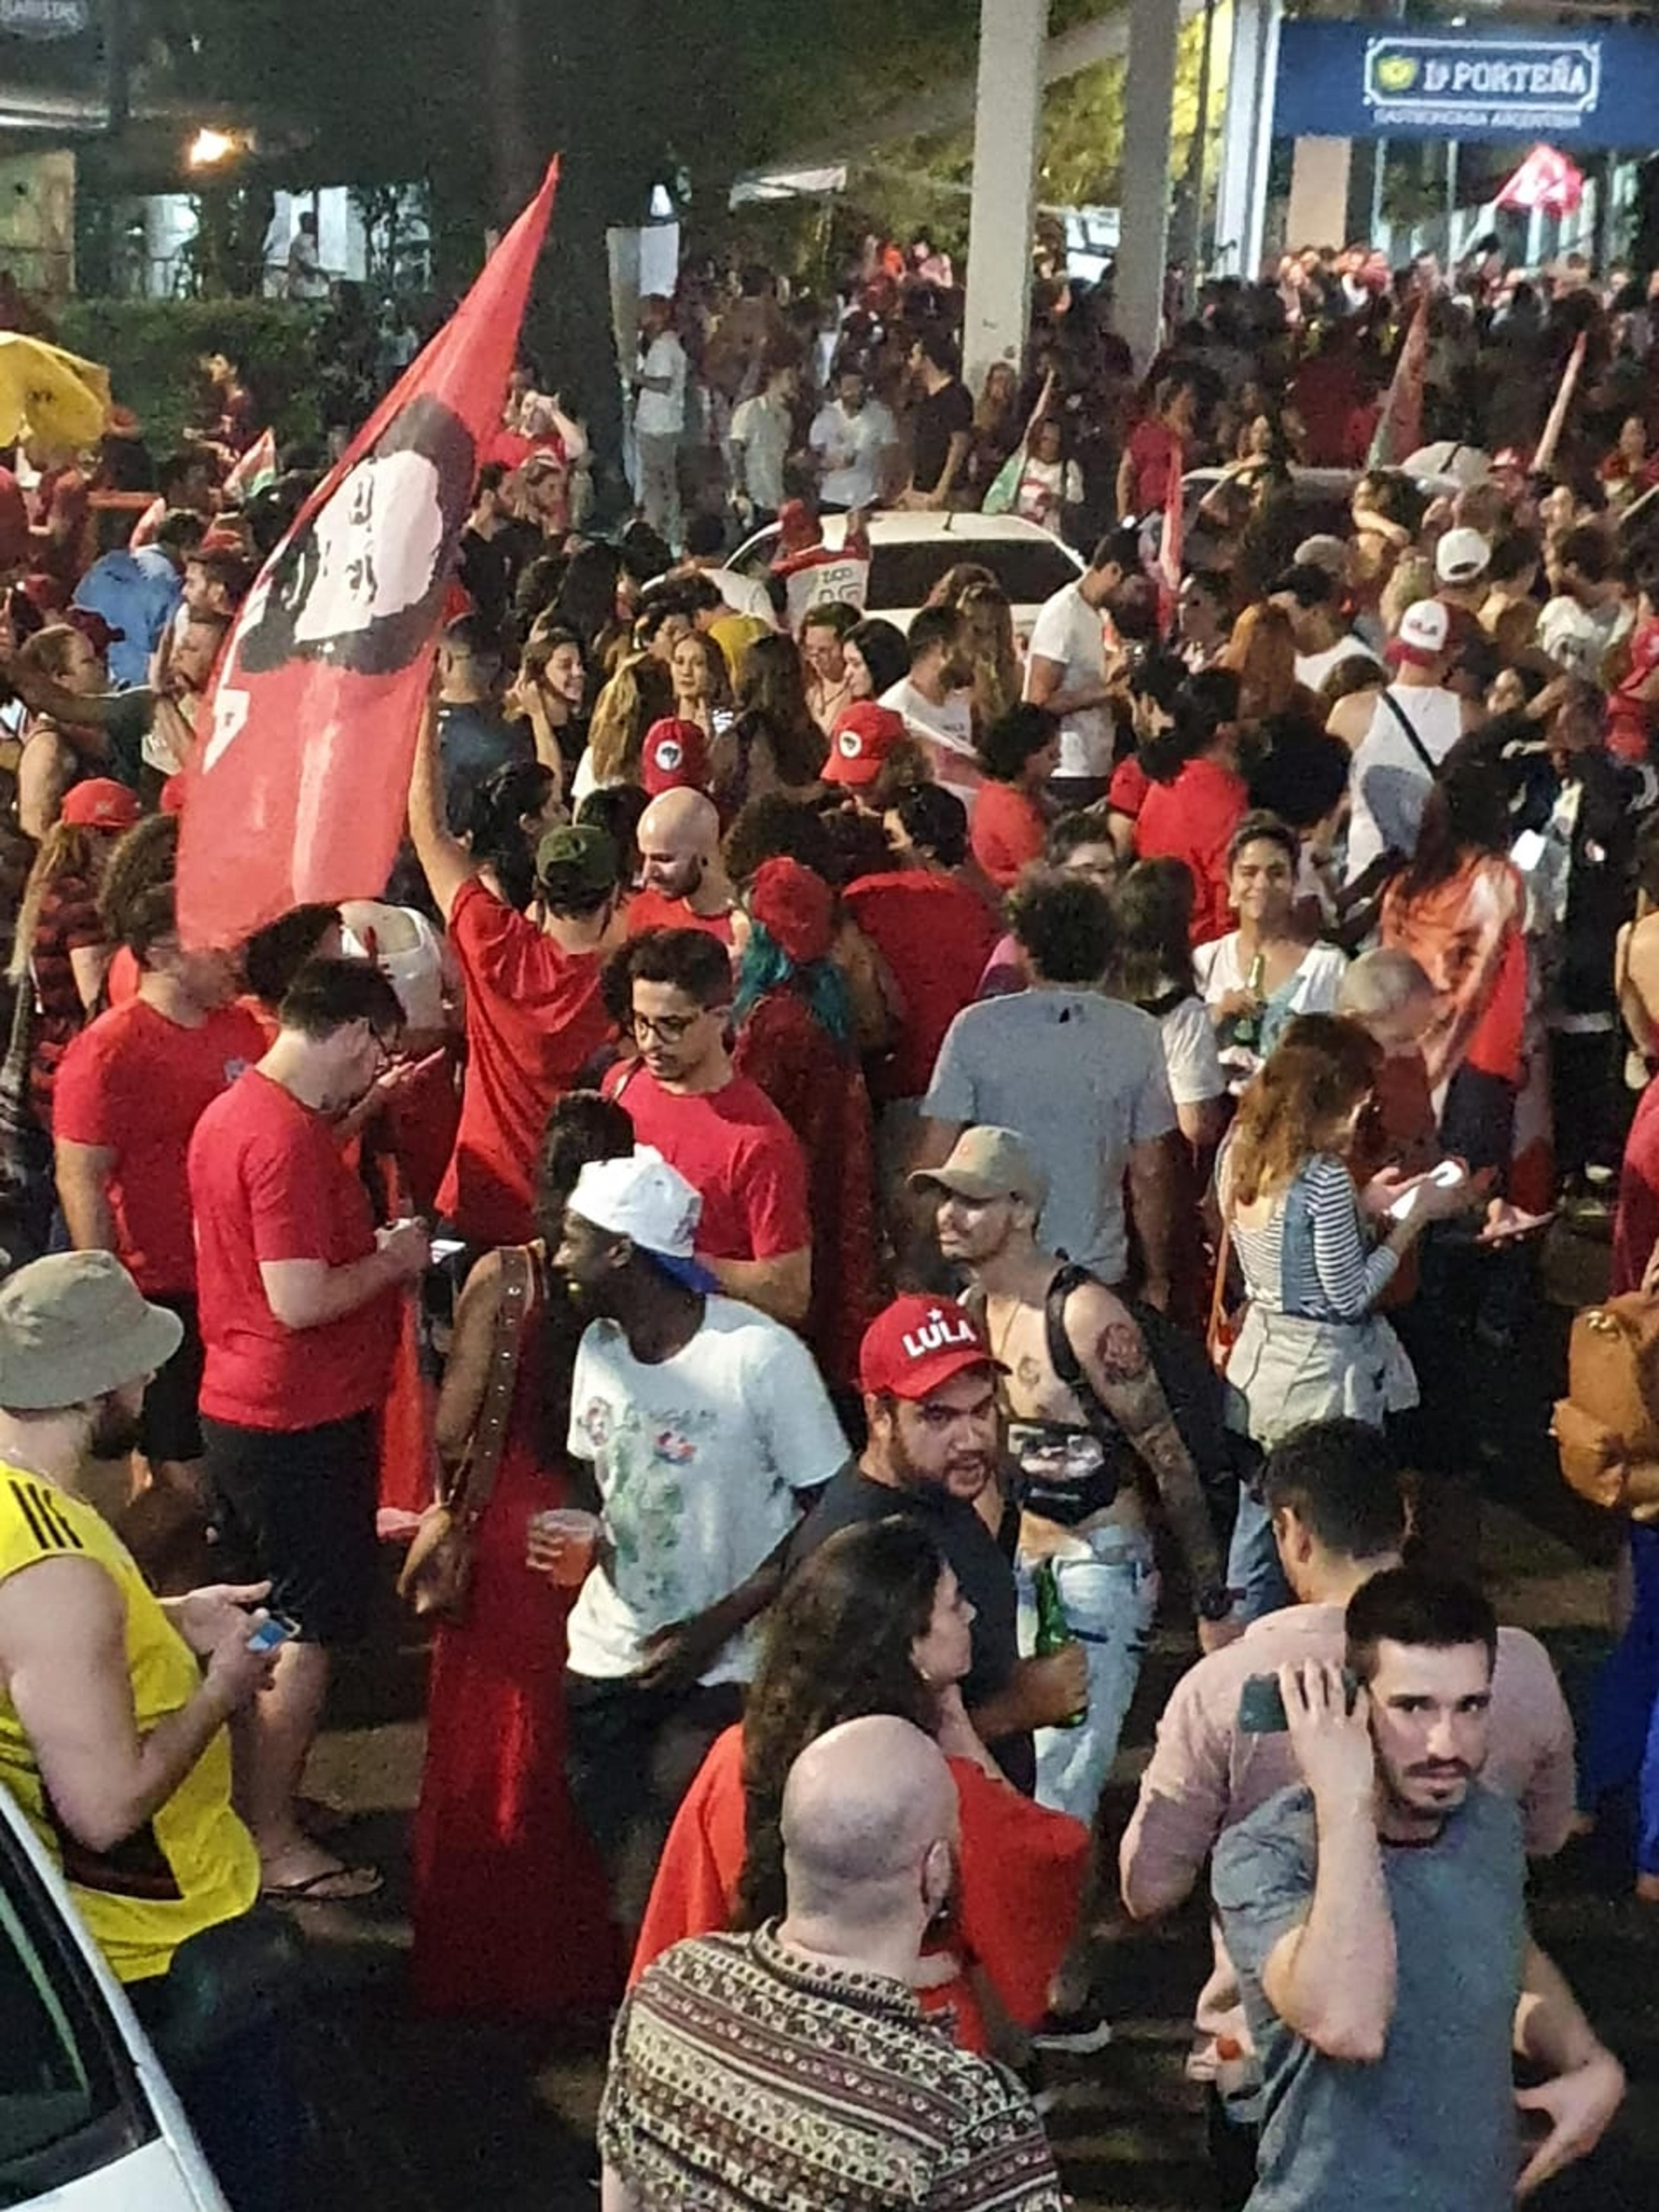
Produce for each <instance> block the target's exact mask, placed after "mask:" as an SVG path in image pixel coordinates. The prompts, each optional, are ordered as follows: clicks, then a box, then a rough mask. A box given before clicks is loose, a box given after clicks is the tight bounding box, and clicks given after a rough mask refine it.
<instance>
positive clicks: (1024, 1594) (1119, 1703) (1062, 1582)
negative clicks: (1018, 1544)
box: [1014, 1527, 1158, 1822]
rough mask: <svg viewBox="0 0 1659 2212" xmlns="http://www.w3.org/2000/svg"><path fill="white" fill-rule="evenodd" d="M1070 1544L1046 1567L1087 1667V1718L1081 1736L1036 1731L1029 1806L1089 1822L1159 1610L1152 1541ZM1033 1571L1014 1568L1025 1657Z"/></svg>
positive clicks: (1107, 1534)
mask: <svg viewBox="0 0 1659 2212" xmlns="http://www.w3.org/2000/svg"><path fill="white" fill-rule="evenodd" d="M1072 1542H1073V1546H1074V1549H1073V1550H1072V1551H1071V1552H1069V1553H1060V1554H1058V1555H1057V1556H1055V1557H1054V1558H1053V1559H1051V1560H1050V1563H1049V1564H1050V1565H1052V1566H1053V1568H1054V1582H1055V1585H1056V1587H1057V1588H1058V1589H1059V1591H1060V1603H1061V1605H1063V1606H1064V1607H1065V1608H1066V1620H1068V1621H1069V1622H1070V1623H1071V1625H1072V1630H1073V1634H1074V1635H1075V1636H1076V1638H1077V1639H1078V1641H1079V1643H1080V1644H1082V1646H1083V1652H1084V1656H1085V1659H1086V1660H1087V1662H1088V1666H1089V1711H1088V1715H1087V1717H1086V1718H1085V1721H1084V1723H1083V1725H1082V1726H1081V1727H1080V1728H1074V1729H1058V1728H1045V1729H1036V1731H1035V1741H1036V1770H1037V1783H1036V1800H1037V1802H1038V1804H1039V1805H1046V1806H1047V1807H1048V1808H1049V1810H1050V1811H1051V1812H1054V1813H1070V1814H1072V1815H1073V1818H1074V1819H1076V1820H1083V1821H1085V1822H1089V1821H1092V1820H1093V1819H1094V1817H1095V1808H1096V1806H1097V1804H1098V1803H1099V1802H1100V1793H1101V1791H1102V1790H1103V1789H1104V1788H1105V1786H1106V1778H1107V1776H1108V1775H1109V1773H1110V1772H1111V1771H1112V1761H1113V1760H1114V1759H1115V1758H1116V1757H1117V1740H1118V1737H1119V1735H1121V1733H1122V1729H1123V1717H1124V1715H1125V1714H1126V1713H1127V1711H1128V1710H1129V1700H1130V1699H1132V1698H1133V1696H1134V1693H1135V1684H1136V1683H1137V1682H1138V1681H1139V1680H1140V1662H1141V1658H1142V1656H1143V1655H1144V1654H1145V1651H1146V1639H1147V1638H1148V1636H1149V1635H1150V1634H1151V1633H1152V1616H1153V1614H1154V1613H1156V1612H1157V1610H1158V1570H1157V1568H1156V1567H1155V1566H1154V1565H1153V1564H1152V1541H1151V1539H1150V1538H1148V1537H1146V1536H1144V1535H1141V1534H1138V1533H1136V1532H1135V1531H1133V1530H1129V1529H1124V1528H1112V1527H1105V1528H1097V1529H1093V1530H1091V1532H1090V1533H1089V1534H1086V1535H1082V1536H1078V1537H1074V1538H1073V1540H1072ZM1036 1564H1037V1562H1036V1560H1034V1559H1030V1558H1028V1557H1027V1556H1026V1555H1025V1554H1024V1553H1021V1554H1020V1556H1019V1557H1018V1559H1016V1560H1015V1562H1014V1582H1015V1587H1016V1589H1017V1591H1018V1598H1019V1648H1020V1650H1021V1651H1022V1652H1024V1653H1025V1654H1026V1655H1027V1656H1030V1652H1031V1650H1032V1649H1033V1647H1034V1645H1035V1644H1036V1596H1035V1595H1034V1593H1033V1589H1032V1583H1031V1575H1032V1570H1033V1568H1034V1567H1035V1566H1036Z"/></svg>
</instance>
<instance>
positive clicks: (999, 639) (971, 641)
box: [957, 584, 1020, 743]
mask: <svg viewBox="0 0 1659 2212" xmlns="http://www.w3.org/2000/svg"><path fill="white" fill-rule="evenodd" d="M957 611H958V612H959V613H960V615H961V617H962V653H963V659H964V661H965V662H966V663H967V665H968V667H969V669H970V670H971V671H972V673H971V674H970V676H969V679H968V688H969V692H970V693H971V694H972V698H973V710H974V738H975V742H976V743H977V741H978V740H979V738H981V736H982V735H983V733H984V732H986V731H987V730H988V729H989V728H990V727H991V725H992V724H993V723H994V722H1000V720H1002V718H1003V716H1004V715H1005V714H1006V713H1007V712H1008V711H1009V709H1010V708H1012V707H1017V706H1018V704H1019V692H1020V674H1019V653H1018V648H1017V647H1016V646H1015V643H1014V611H1013V608H1012V606H1011V605H1010V604H1009V599H1008V594H1007V593H1006V592H1005V591H1004V590H1003V588H1002V586H1001V585H1000V584H971V585H969V587H968V589H967V590H966V591H965V592H963V595H962V602H961V605H960V606H959V608H958V610H957Z"/></svg>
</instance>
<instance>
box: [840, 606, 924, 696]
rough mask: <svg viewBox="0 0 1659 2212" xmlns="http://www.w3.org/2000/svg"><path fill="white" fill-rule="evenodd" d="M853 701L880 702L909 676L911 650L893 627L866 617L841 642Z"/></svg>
mask: <svg viewBox="0 0 1659 2212" xmlns="http://www.w3.org/2000/svg"><path fill="white" fill-rule="evenodd" d="M841 650H842V660H843V662H844V663H845V665H846V669H847V675H848V681H849V683H850V684H851V685H852V694H853V697H854V700H855V701H856V700H859V699H879V698H880V697H881V696H882V694H883V693H884V691H890V690H892V688H893V686H894V685H895V684H898V683H902V680H903V679H904V678H905V677H907V676H908V674H909V672H910V649H909V647H908V646H907V645H906V644H905V642H904V632H903V631H902V629H900V628H899V626H898V624H897V623H890V622H886V621H884V619H883V618H882V617H881V616H880V615H866V617H865V618H864V620H863V621H862V622H860V623H854V625H853V627H852V629H849V630H848V633H847V635H846V636H845V637H844V638H843V639H842V641H841Z"/></svg>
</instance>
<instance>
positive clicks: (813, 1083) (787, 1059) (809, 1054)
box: [732, 984, 884, 1384]
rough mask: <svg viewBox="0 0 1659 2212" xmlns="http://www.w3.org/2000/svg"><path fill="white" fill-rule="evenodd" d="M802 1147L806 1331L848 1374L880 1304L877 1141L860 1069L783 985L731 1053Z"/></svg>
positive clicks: (835, 1370) (821, 1360) (833, 1371)
mask: <svg viewBox="0 0 1659 2212" xmlns="http://www.w3.org/2000/svg"><path fill="white" fill-rule="evenodd" d="M732 1066H734V1067H735V1068H736V1069H737V1071H738V1074H739V1075H745V1076H747V1077H748V1079H749V1080H750V1082H751V1083H754V1084H758V1085H759V1086H760V1088H761V1089H762V1090H763V1091H764V1092H765V1093H766V1095H767V1097H769V1099H770V1100H771V1101H772V1103H773V1104H774V1105H775V1107H776V1108H777V1109H778V1111H779V1113H780V1114H781V1115H782V1116H783V1118H784V1120H785V1121H787V1123H788V1124H789V1126H790V1127H791V1128H792V1129H793V1131H794V1133H795V1134H796V1136H797V1137H798V1138H799V1139H800V1146H801V1150H802V1151H803V1152H805V1155H806V1200H807V1212H808V1214H809V1216H810V1217H811V1224H812V1302H811V1305H810V1306H809V1308H808V1309H807V1316H806V1323H805V1328H804V1329H803V1330H802V1334H803V1335H804V1336H805V1339H806V1340H807V1342H808V1343H809V1344H810V1345H811V1347H812V1349H813V1351H814V1352H816V1353H817V1360H818V1364H819V1366H821V1367H822V1368H823V1372H824V1376H825V1377H826V1379H827V1380H828V1381H829V1382H830V1383H842V1384H848V1383H851V1382H852V1381H853V1378H854V1376H855V1375H856V1374H857V1372H858V1354H859V1346H860V1343H861V1342H862V1340H863V1337H864V1332H865V1330H866V1328H867V1327H868V1326H869V1324H870V1323H871V1322H872V1321H873V1320H874V1319H875V1317H876V1316H877V1315H878V1313H879V1312H880V1310H881V1309H882V1306H883V1304H884V1294H883V1291H882V1285H881V1274H880V1268H879V1266H878V1261H877V1256H876V1237H877V1230H876V1147H875V1136H874V1133H873V1130H872V1124H871V1116H870V1094H869V1092H868V1091H866V1088H865V1083H864V1075H863V1071H862V1070H861V1069H860V1066H859V1064H858V1061H857V1060H855V1059H854V1058H853V1057H852V1056H851V1054H849V1053H847V1052H844V1051H843V1050H842V1048H840V1047H839V1046H838V1045H837V1044H836V1041H835V1039H834V1037H832V1036H830V1034H829V1030H826V1029H825V1028H824V1026H823V1023H822V1022H821V1021H819V1019H818V1018H817V1015H816V1014H815V1013H814V1012H812V1010H811V1007H810V1006H808V1005H807V1003H806V1001H805V999H803V998H802V997H801V995H800V994H799V992H798V991H795V990H793V989H791V988H790V987H789V986H787V984H786V985H784V986H782V987H780V988H779V989H777V990H775V991H769V992H768V993H767V994H766V996H765V997H764V998H763V999H760V1000H757V1001H756V1003H755V1005H754V1006H751V1007H750V1010H749V1012H748V1013H747V1014H746V1015H745V1016H744V1024H743V1027H742V1028H741V1029H740V1030H738V1038H737V1043H736V1046H735V1047H734V1048H733V1050H732Z"/></svg>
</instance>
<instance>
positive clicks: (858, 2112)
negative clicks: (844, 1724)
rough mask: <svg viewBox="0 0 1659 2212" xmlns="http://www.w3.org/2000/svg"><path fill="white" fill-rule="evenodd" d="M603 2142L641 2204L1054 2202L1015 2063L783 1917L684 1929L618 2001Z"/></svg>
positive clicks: (772, 2209) (707, 2207) (859, 2211)
mask: <svg viewBox="0 0 1659 2212" xmlns="http://www.w3.org/2000/svg"><path fill="white" fill-rule="evenodd" d="M599 2149H600V2152H601V2154H602V2155H603V2157H604V2159H605V2165H606V2166H607V2167H609V2168H610V2169H611V2171H612V2172H615V2173H616V2174H617V2175H618V2176H619V2177H620V2179H622V2180H623V2181H624V2182H626V2183H627V2184H628V2185H629V2188H630V2189H631V2190H632V2191H633V2192H634V2196H635V2200H636V2202H637V2203H638V2205H639V2207H640V2212H686V2208H688V2207H691V2206H695V2207H696V2212H783V2208H786V2207H792V2208H793V2207H796V2206H804V2205H811V2207H812V2208H813V2212H888V2208H892V2212H898V2208H900V2207H908V2208H926V2212H1060V2208H1061V2206H1062V2204H1063V2203H1064V2199H1063V2198H1062V2197H1061V2195H1060V2183H1059V2179H1058V2177H1057V2176H1056V2174H1055V2172H1054V2158H1053V2155H1052V2154H1051V2153H1050V2151H1049V2148H1048V2142H1047V2141H1046V2139H1045V2138H1044V2136H1043V2132H1042V2122H1041V2120H1040V2119H1039V2118H1037V2115H1036V2111H1035V2110H1034V2108H1033V2107H1032V2105H1031V2102H1030V2099H1029V2098H1028V2097H1027V2095H1026V2093H1025V2092H1024V2089H1023V2088H1022V2087H1021V2086H1020V2084H1019V2083H1018V2081H1016V2080H1015V2078H1014V2076H1013V2075H1012V2074H1010V2073H1009V2072H1007V2070H1006V2069H1005V2068H1003V2067H1001V2066H999V2065H996V2064H994V2063H993V2062H992V2061H991V2060H990V2059H987V2058H980V2057H975V2055H974V2054H973V2053H972V2052H970V2051H959V2050H957V2048H956V2046H955V2045H954V2044H953V2043H952V2041H951V2026H950V2022H949V2020H948V2018H941V2017H940V2016H939V2015H932V2016H929V2015H926V2014H924V2013H923V2011H922V2009H921V2006H920V2005H919V2004H918V2003H917V2002H916V1999H915V1996H913V1995H912V1994H911V1992H910V1991H909V1990H908V1989H905V1988H903V1987H902V1986H901V1984H898V1983H896V1982H894V1981H892V1980H890V1978H888V1977H887V1976H885V1975H882V1974H865V1973H858V1972H851V1971H848V1970H845V1969H840V1968H834V1967H829V1966H820V1965H819V1964H817V1962H816V1961H812V1960H806V1959H804V1958H802V1957H801V1956H800V1955H799V1954H798V1953H795V1952H792V1951H789V1950H787V1949H786V1948H784V1946H783V1945H782V1944H781V1943H780V1942H778V1940H777V1935H776V1930H775V1928H770V1927H769V1928H765V1929H760V1930H759V1931H758V1932H757V1933H756V1934H753V1935H747V1936H730V1935H721V1936H694V1937H692V1938H691V1940H690V1942H684V1943H677V1944H675V1945H674V1947H673V1948H672V1949H671V1950H670V1951H667V1952H665V1954H663V1956H662V1957H661V1958H660V1959H659V1960H657V1961H656V1963H655V1964H654V1965H653V1966H651V1967H650V1968H648V1969H647V1972H646V1973H645V1974H644V1975H643V1976H642V1977H641V1980H640V1981H639V1983H638V1984H636V1985H635V1988H634V1989H633V1990H631V1991H630V1992H629V1995H628V1996H627V1997H626V1998H625V1999H624V2000H623V2007H622V2010H621V2011H620V2013H618V2015H617V2025H616V2031H615V2033H614V2036H613V2038H612V2040H611V2073H610V2078H609V2080H608V2081H607V2082H606V2084H605V2100H604V2103H603V2104H602V2105H601V2106H600V2109H599Z"/></svg>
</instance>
